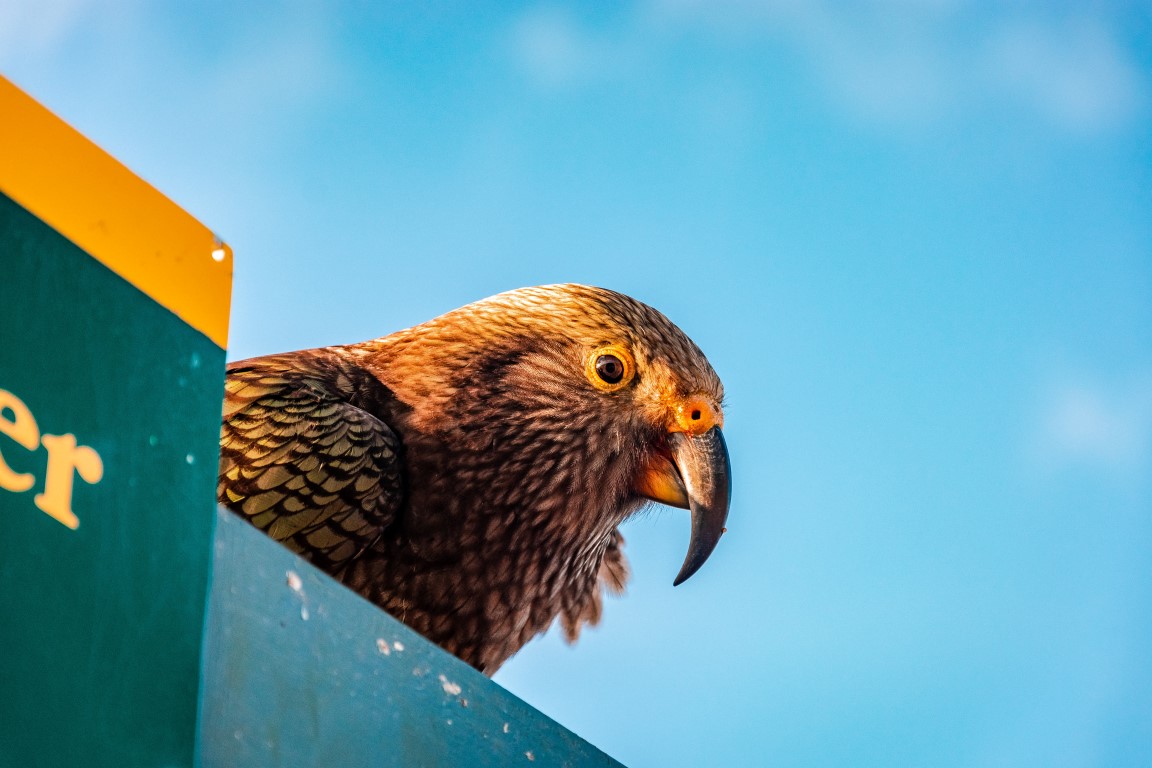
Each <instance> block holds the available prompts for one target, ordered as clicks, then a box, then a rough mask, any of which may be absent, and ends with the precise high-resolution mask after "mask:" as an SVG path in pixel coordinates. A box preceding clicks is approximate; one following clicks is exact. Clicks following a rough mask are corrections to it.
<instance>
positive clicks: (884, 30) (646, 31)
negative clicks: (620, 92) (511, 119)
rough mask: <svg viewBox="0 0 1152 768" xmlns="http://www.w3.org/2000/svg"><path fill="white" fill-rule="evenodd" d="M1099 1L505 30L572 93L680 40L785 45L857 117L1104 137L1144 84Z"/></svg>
mask: <svg viewBox="0 0 1152 768" xmlns="http://www.w3.org/2000/svg"><path fill="white" fill-rule="evenodd" d="M1123 24H1124V20H1123V18H1122V15H1121V13H1120V12H1119V11H1117V10H1115V9H1111V8H1110V7H1109V6H1107V5H1095V6H1092V7H1088V8H1080V9H1073V10H1068V9H1066V10H1064V11H1060V10H1059V9H1053V8H1050V7H1046V6H1044V5H1036V6H1032V7H1013V8H1011V9H1009V10H1007V11H1002V12H990V11H989V10H988V9H987V8H981V7H977V6H975V5H972V4H968V3H965V2H962V1H961V0H936V1H935V2H904V1H902V0H873V1H872V2H865V3H857V4H841V3H833V2H828V1H827V0H825V1H823V2H822V1H821V0H811V2H799V1H797V0H709V1H708V2H705V1H704V0H651V1H650V2H648V3H647V4H641V5H638V6H636V7H635V9H634V12H633V13H632V14H631V15H629V16H625V17H623V18H622V19H620V20H618V21H617V22H616V25H615V26H614V27H613V28H612V29H605V28H600V27H598V28H595V29H594V28H593V27H591V26H590V25H587V24H585V23H582V21H581V19H580V18H578V17H577V16H576V15H575V14H574V13H572V12H570V11H567V10H563V9H560V8H558V7H554V6H547V5H546V6H539V7H536V8H533V9H529V10H528V11H527V12H525V14H524V15H523V16H521V17H520V18H519V19H518V20H517V21H516V22H515V24H514V28H513V29H514V33H513V35H512V41H513V49H514V51H513V52H514V54H515V57H516V60H517V61H518V62H519V63H520V65H521V66H522V67H523V69H524V70H525V72H526V73H527V74H528V75H529V76H530V77H531V78H532V80H533V81H534V82H536V83H537V84H540V85H544V86H547V87H560V86H565V85H569V86H570V85H579V84H582V83H586V82H589V81H590V80H593V79H595V78H596V77H598V76H608V75H616V76H619V75H621V74H623V75H627V74H628V70H630V69H631V70H633V71H634V70H635V69H636V65H637V64H638V63H640V62H648V63H653V60H654V59H659V60H660V61H664V60H665V59H669V60H670V59H671V57H673V56H675V55H677V52H678V50H679V52H681V53H682V49H678V48H677V43H678V42H679V41H680V40H681V39H682V38H684V37H688V36H693V35H707V36H710V37H711V38H712V39H713V40H718V41H719V43H720V44H721V45H723V46H726V47H731V48H736V47H744V46H749V45H753V46H754V45H769V46H782V47H786V48H791V49H793V50H794V51H795V53H796V55H797V56H798V58H799V59H800V60H801V61H803V62H805V63H806V64H805V65H806V66H807V67H808V68H809V70H810V71H811V72H812V73H813V75H814V76H815V78H816V79H817V81H818V82H821V83H823V85H824V88H825V91H826V92H827V94H828V96H829V99H830V101H831V102H832V103H833V104H834V105H837V106H838V107H839V108H840V109H842V110H843V111H844V112H845V113H847V114H848V115H850V116H853V117H855V118H859V119H864V120H868V121H873V122H877V123H887V124H896V125H917V124H924V123H930V122H933V121H937V120H941V119H946V118H950V117H954V116H956V115H958V114H961V113H963V112H972V111H979V110H985V109H997V108H1002V107H1004V106H1008V107H1012V108H1017V109H1022V110H1025V111H1026V112H1027V113H1029V114H1032V115H1034V116H1036V117H1039V118H1040V119H1042V120H1045V121H1047V122H1048V123H1049V124H1050V125H1052V126H1054V127H1055V128H1058V129H1060V130H1063V131H1067V132H1071V133H1078V134H1086V135H1092V134H1099V133H1106V132H1109V131H1112V130H1115V129H1118V128H1122V127H1123V126H1125V125H1128V124H1129V123H1130V122H1131V121H1132V119H1133V118H1134V117H1135V116H1137V115H1139V114H1140V113H1141V112H1143V111H1144V110H1145V109H1147V107H1148V104H1149V101H1150V98H1149V89H1150V84H1149V82H1148V78H1147V77H1146V75H1145V73H1144V72H1143V70H1142V69H1141V67H1140V66H1139V64H1138V62H1137V61H1136V60H1135V54H1134V53H1133V52H1132V51H1131V50H1130V49H1129V48H1128V47H1127V46H1126V45H1125V43H1124V41H1123V36H1122V34H1121V32H1122V30H1123Z"/></svg>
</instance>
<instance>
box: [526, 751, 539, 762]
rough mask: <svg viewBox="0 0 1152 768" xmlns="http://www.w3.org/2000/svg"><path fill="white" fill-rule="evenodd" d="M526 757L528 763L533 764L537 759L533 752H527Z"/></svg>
mask: <svg viewBox="0 0 1152 768" xmlns="http://www.w3.org/2000/svg"><path fill="white" fill-rule="evenodd" d="M524 757H526V758H528V762H532V761H533V760H535V759H536V755H534V754H532V753H531V752H525V753H524Z"/></svg>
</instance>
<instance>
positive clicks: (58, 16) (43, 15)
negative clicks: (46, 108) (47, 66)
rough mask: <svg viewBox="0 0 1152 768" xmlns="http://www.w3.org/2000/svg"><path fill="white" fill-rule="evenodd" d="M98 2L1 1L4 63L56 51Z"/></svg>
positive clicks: (0, 39) (0, 41)
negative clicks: (8, 60)
mask: <svg viewBox="0 0 1152 768" xmlns="http://www.w3.org/2000/svg"><path fill="white" fill-rule="evenodd" d="M94 5H95V3H94V2H93V0H40V1H39V2H35V3H20V2H4V3H0V63H2V62H4V61H5V60H7V59H14V58H15V57H17V56H35V55H38V54H44V53H50V52H52V51H53V50H55V49H56V48H57V47H58V46H60V45H62V44H63V43H64V42H65V41H66V40H67V39H68V36H69V33H71V32H72V30H73V29H75V28H76V26H77V25H78V24H79V23H80V22H81V21H83V20H84V18H85V16H86V15H87V13H88V11H89V10H90V9H91V7H92V6H94Z"/></svg>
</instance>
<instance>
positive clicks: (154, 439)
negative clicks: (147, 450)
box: [148, 435, 160, 448]
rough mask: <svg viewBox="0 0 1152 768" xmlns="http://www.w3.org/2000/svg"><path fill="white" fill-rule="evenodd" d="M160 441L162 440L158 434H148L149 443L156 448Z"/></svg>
mask: <svg viewBox="0 0 1152 768" xmlns="http://www.w3.org/2000/svg"><path fill="white" fill-rule="evenodd" d="M159 442H160V438H158V437H156V435H148V445H150V446H152V447H153V448H155V447H156V444H157V443H159Z"/></svg>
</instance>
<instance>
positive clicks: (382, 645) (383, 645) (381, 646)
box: [376, 637, 392, 656]
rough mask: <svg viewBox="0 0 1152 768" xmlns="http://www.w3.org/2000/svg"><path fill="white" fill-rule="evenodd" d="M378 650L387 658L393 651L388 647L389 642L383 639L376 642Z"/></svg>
mask: <svg viewBox="0 0 1152 768" xmlns="http://www.w3.org/2000/svg"><path fill="white" fill-rule="evenodd" d="M376 650H378V651H380V653H382V654H384V655H385V656H387V655H389V654H391V653H392V649H391V648H389V647H388V641H387V640H385V639H384V638H382V637H381V638H379V639H377V640H376Z"/></svg>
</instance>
